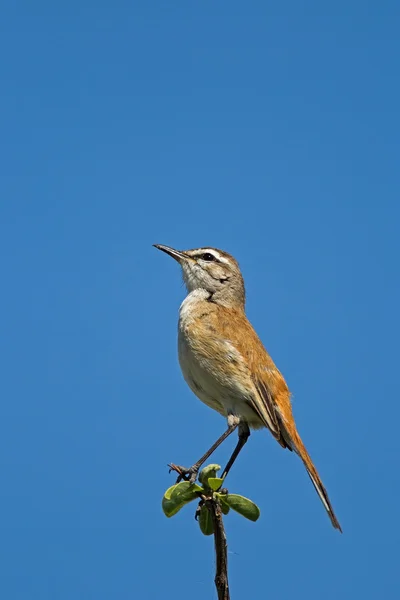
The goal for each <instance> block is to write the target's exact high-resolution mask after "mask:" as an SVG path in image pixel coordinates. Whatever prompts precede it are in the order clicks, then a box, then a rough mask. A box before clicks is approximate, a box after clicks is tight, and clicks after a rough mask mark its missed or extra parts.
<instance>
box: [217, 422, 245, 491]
mask: <svg viewBox="0 0 400 600" xmlns="http://www.w3.org/2000/svg"><path fill="white" fill-rule="evenodd" d="M249 437H250V429H249V426H248V425H247V423H244V422H241V423H240V424H239V439H238V443H237V444H236V448H235V449H234V451H233V452H232V456H231V457H230V459H229V460H228V463H227V465H226V467H225V469H224V472H223V473H222V479H225V477H226V476H227V475H228V473H229V471H230V470H231V468H232V465H233V463H234V462H235V460H236V459H237V457H238V456H239V452H240V451H241V449H242V448H243V446H244V445H245V443H246V442H247V440H248V439H249Z"/></svg>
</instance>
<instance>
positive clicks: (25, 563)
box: [0, 0, 400, 600]
mask: <svg viewBox="0 0 400 600" xmlns="http://www.w3.org/2000/svg"><path fill="white" fill-rule="evenodd" d="M399 17H400V8H399V4H398V2H394V1H392V2H391V1H388V2H383V3H378V2H372V3H365V2H361V1H359V2H358V1H354V0H353V1H350V2H349V1H346V2H344V1H339V2H336V3H334V5H333V4H332V3H322V4H321V2H317V1H313V2H311V1H310V2H308V1H306V2H301V3H300V2H296V1H295V0H291V1H290V0H288V1H284V2H279V3H278V2H275V3H271V2H265V1H262V0H259V1H254V2H246V3H244V2H237V1H233V2H229V3H227V2H221V1H217V2H216V1H213V2H211V1H205V2H199V1H194V0H190V1H185V2H173V1H168V0H163V1H160V0H158V1H154V2H149V1H147V2H144V1H139V2H125V1H122V2H114V3H112V2H100V3H99V2H92V1H90V0H83V1H80V2H76V1H74V0H73V1H72V2H69V3H59V2H56V3H54V2H48V1H42V2H40V1H39V2H35V3H32V2H26V1H25V2H19V3H15V2H9V1H6V2H3V4H2V10H1V19H0V28H1V32H0V33H1V35H0V49H1V56H2V60H1V66H0V81H1V88H2V91H1V95H0V114H1V117H0V119H1V127H0V139H1V157H0V171H1V199H0V245H1V255H2V275H1V278H2V291H1V296H0V308H1V315H2V318H1V337H0V339H1V347H0V359H1V365H2V376H1V398H2V401H1V420H0V476H1V492H0V507H1V515H2V517H1V536H0V564H1V572H0V593H1V597H2V598H4V599H6V600H21V599H23V600H31V599H32V600H71V599H75V598H85V599H91V598H93V599H94V600H108V599H111V598H112V599H114V598H121V599H128V598H144V599H148V600H155V599H157V600H158V599H159V598H172V597H173V598H176V599H177V600H178V599H179V598H186V597H188V595H187V594H188V593H189V592H188V590H190V598H191V600H200V599H204V598H215V591H214V587H213V576H214V557H213V550H212V539H211V538H205V537H203V536H202V535H201V534H200V532H199V530H198V528H197V525H196V524H195V521H194V519H193V512H192V510H191V508H187V509H186V510H185V511H182V513H180V514H179V515H178V516H176V517H175V518H174V519H171V520H167V519H166V518H165V517H164V515H163V514H162V512H161V506H160V503H161V497H162V494H163V492H164V490H165V489H166V488H167V487H168V486H169V485H171V483H172V476H171V475H168V470H167V468H166V464H167V463H168V462H169V461H175V462H180V463H183V464H190V463H191V462H193V461H194V460H195V459H197V458H198V456H199V455H200V454H201V453H202V452H203V451H204V450H205V448H206V447H207V446H208V444H209V443H210V442H211V441H213V440H214V439H215V438H216V437H217V436H218V435H219V434H220V433H222V431H223V429H224V428H225V422H224V420H223V419H222V418H221V417H220V416H219V415H217V414H215V413H213V412H212V411H211V410H210V409H208V408H207V407H204V406H203V405H202V404H201V403H200V402H199V401H198V400H197V399H196V398H195V397H194V396H193V395H192V393H191V392H190V390H189V389H188V388H187V387H186V385H185V383H184V381H183V379H182V377H181V374H180V371H179V367H178V362H177V356H176V322H177V313H178V307H179V304H180V302H181V301H182V299H183V297H184V290H183V288H182V284H181V277H180V274H179V269H178V266H177V265H176V264H175V263H174V262H173V261H172V260H171V259H169V258H168V257H167V256H165V255H163V254H161V253H160V252H158V251H157V250H155V249H154V248H152V244H153V243H163V244H168V245H172V246H175V247H178V248H191V247H196V246H200V245H212V246H216V247H220V248H222V249H225V250H228V251H230V252H231V253H232V254H234V255H235V256H236V257H237V258H238V260H239V261H240V264H241V266H242V269H243V272H244V275H245V279H246V283H247V292H248V304H247V308H248V315H249V318H250V320H251V321H252V323H253V324H254V326H255V327H256V329H257V331H258V333H259V335H260V336H261V338H262V340H263V341H264V343H265V345H266V347H267V348H268V350H269V351H270V352H271V354H272V355H273V357H274V359H275V361H276V363H277V364H278V366H279V368H280V369H281V370H282V372H283V373H284V374H285V376H286V378H287V380H288V383H289V385H290V387H291V389H292V391H293V394H294V399H293V403H294V412H295V416H296V419H297V423H298V427H299V430H300V432H301V434H302V436H303V439H304V441H305V443H306V444H307V446H308V449H309V451H310V453H311V455H312V457H313V459H314V460H315V463H316V465H317V467H318V469H319V470H320V473H321V476H322V478H323V481H324V483H325V484H326V487H327V488H328V491H329V493H330V496H331V499H332V502H333V505H334V507H335V510H336V511H337V514H338V517H339V519H340V521H341V524H342V526H343V531H344V533H343V535H342V536H340V534H338V533H337V532H336V531H334V530H333V529H332V527H331V525H330V522H329V520H328V518H327V517H326V515H325V513H324V510H323V508H322V506H321V504H320V502H319V500H318V498H317V496H316V494H315V492H314V490H313V488H312V485H311V483H310V481H309V479H308V477H307V475H306V473H305V471H304V470H303V468H302V466H301V464H300V461H299V460H298V459H297V458H296V457H295V456H293V455H292V454H290V453H288V452H285V451H283V450H282V449H281V448H280V447H279V446H278V445H277V444H276V442H275V441H274V440H273V439H272V437H271V436H270V435H268V434H267V433H266V432H256V433H255V434H254V435H253V436H252V437H251V439H250V441H249V444H248V446H247V447H246V448H245V451H244V452H243V455H242V456H241V457H240V459H239V462H238V464H237V466H236V467H235V469H234V471H233V472H232V475H231V476H230V477H229V488H230V490H231V491H236V492H238V493H242V494H244V495H247V496H249V497H250V498H252V499H253V500H255V501H256V502H257V503H258V504H259V506H260V508H261V511H262V514H261V518H260V520H259V522H258V523H257V524H253V523H250V522H248V521H245V520H244V519H242V518H240V517H238V516H236V515H229V516H228V517H227V519H226V527H227V533H228V540H229V551H230V554H229V560H230V576H231V589H232V599H233V600H235V599H236V600H238V599H239V598H242V599H243V598H264V597H265V598H284V599H286V598H287V599H288V598H291V597H293V595H294V594H295V595H296V597H297V598H304V599H306V598H307V600H319V599H320V598H321V597H323V598H324V599H325V600H331V599H334V598H335V599H336V598H341V599H343V600H346V599H350V598H354V595H356V597H360V598H363V599H364V600H369V599H371V600H372V599H373V600H376V598H379V597H381V596H382V593H383V589H385V590H386V591H385V593H386V596H387V597H388V598H390V599H391V598H395V597H398V595H399V585H398V575H397V574H395V568H398V564H397V563H398V560H397V557H398V548H399V508H398V504H399V499H398V496H399V493H400V477H399V447H398V446H399V445H398V422H399V418H400V408H399V407H400V402H399V391H398V379H399V366H398V365H399V342H398V340H399V319H398V311H399V303H400V294H399V279H398V273H399V256H400V247H399V218H400V204H399V197H400V195H399V192H400V178H399V156H400V152H399V137H400V119H399V106H400V86H399V79H398V66H399V59H400V42H399V27H400V19H399ZM233 444H234V440H230V441H228V442H227V443H226V445H225V446H224V448H223V449H221V451H218V452H217V454H216V455H215V460H216V461H217V462H220V463H222V462H224V460H225V459H226V458H227V456H228V454H229V452H230V450H231V449H232V446H233Z"/></svg>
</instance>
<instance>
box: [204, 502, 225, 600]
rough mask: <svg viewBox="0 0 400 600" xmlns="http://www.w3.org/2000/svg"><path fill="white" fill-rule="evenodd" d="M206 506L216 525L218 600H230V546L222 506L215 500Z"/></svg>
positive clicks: (216, 585) (216, 582)
mask: <svg viewBox="0 0 400 600" xmlns="http://www.w3.org/2000/svg"><path fill="white" fill-rule="evenodd" d="M205 504H206V506H207V508H208V510H209V511H210V513H211V518H212V521H213V525H214V546H215V558H216V568H215V579H214V581H215V587H216V588H217V594H218V600H229V599H230V595H229V583H228V545H227V542H226V534H225V528H224V522H223V519H222V511H221V506H220V504H219V502H218V500H214V499H213V498H208V499H207V500H206V502H205Z"/></svg>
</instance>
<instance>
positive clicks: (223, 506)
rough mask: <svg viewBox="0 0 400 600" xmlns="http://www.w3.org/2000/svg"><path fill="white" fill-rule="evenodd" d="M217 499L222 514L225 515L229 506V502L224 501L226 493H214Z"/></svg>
mask: <svg viewBox="0 0 400 600" xmlns="http://www.w3.org/2000/svg"><path fill="white" fill-rule="evenodd" d="M215 495H216V496H217V498H218V500H219V503H220V506H221V511H222V514H224V515H227V514H228V512H229V510H230V508H229V504H228V503H227V501H226V494H215Z"/></svg>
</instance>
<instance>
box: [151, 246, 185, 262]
mask: <svg viewBox="0 0 400 600" xmlns="http://www.w3.org/2000/svg"><path fill="white" fill-rule="evenodd" d="M153 246H154V248H158V250H162V251H163V252H165V253H166V254H169V255H170V256H172V258H174V259H175V260H177V261H178V263H180V262H181V261H182V260H190V256H188V255H187V254H185V253H184V252H181V251H180V250H175V249H174V248H170V247H169V246H163V245H162V244H153Z"/></svg>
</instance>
